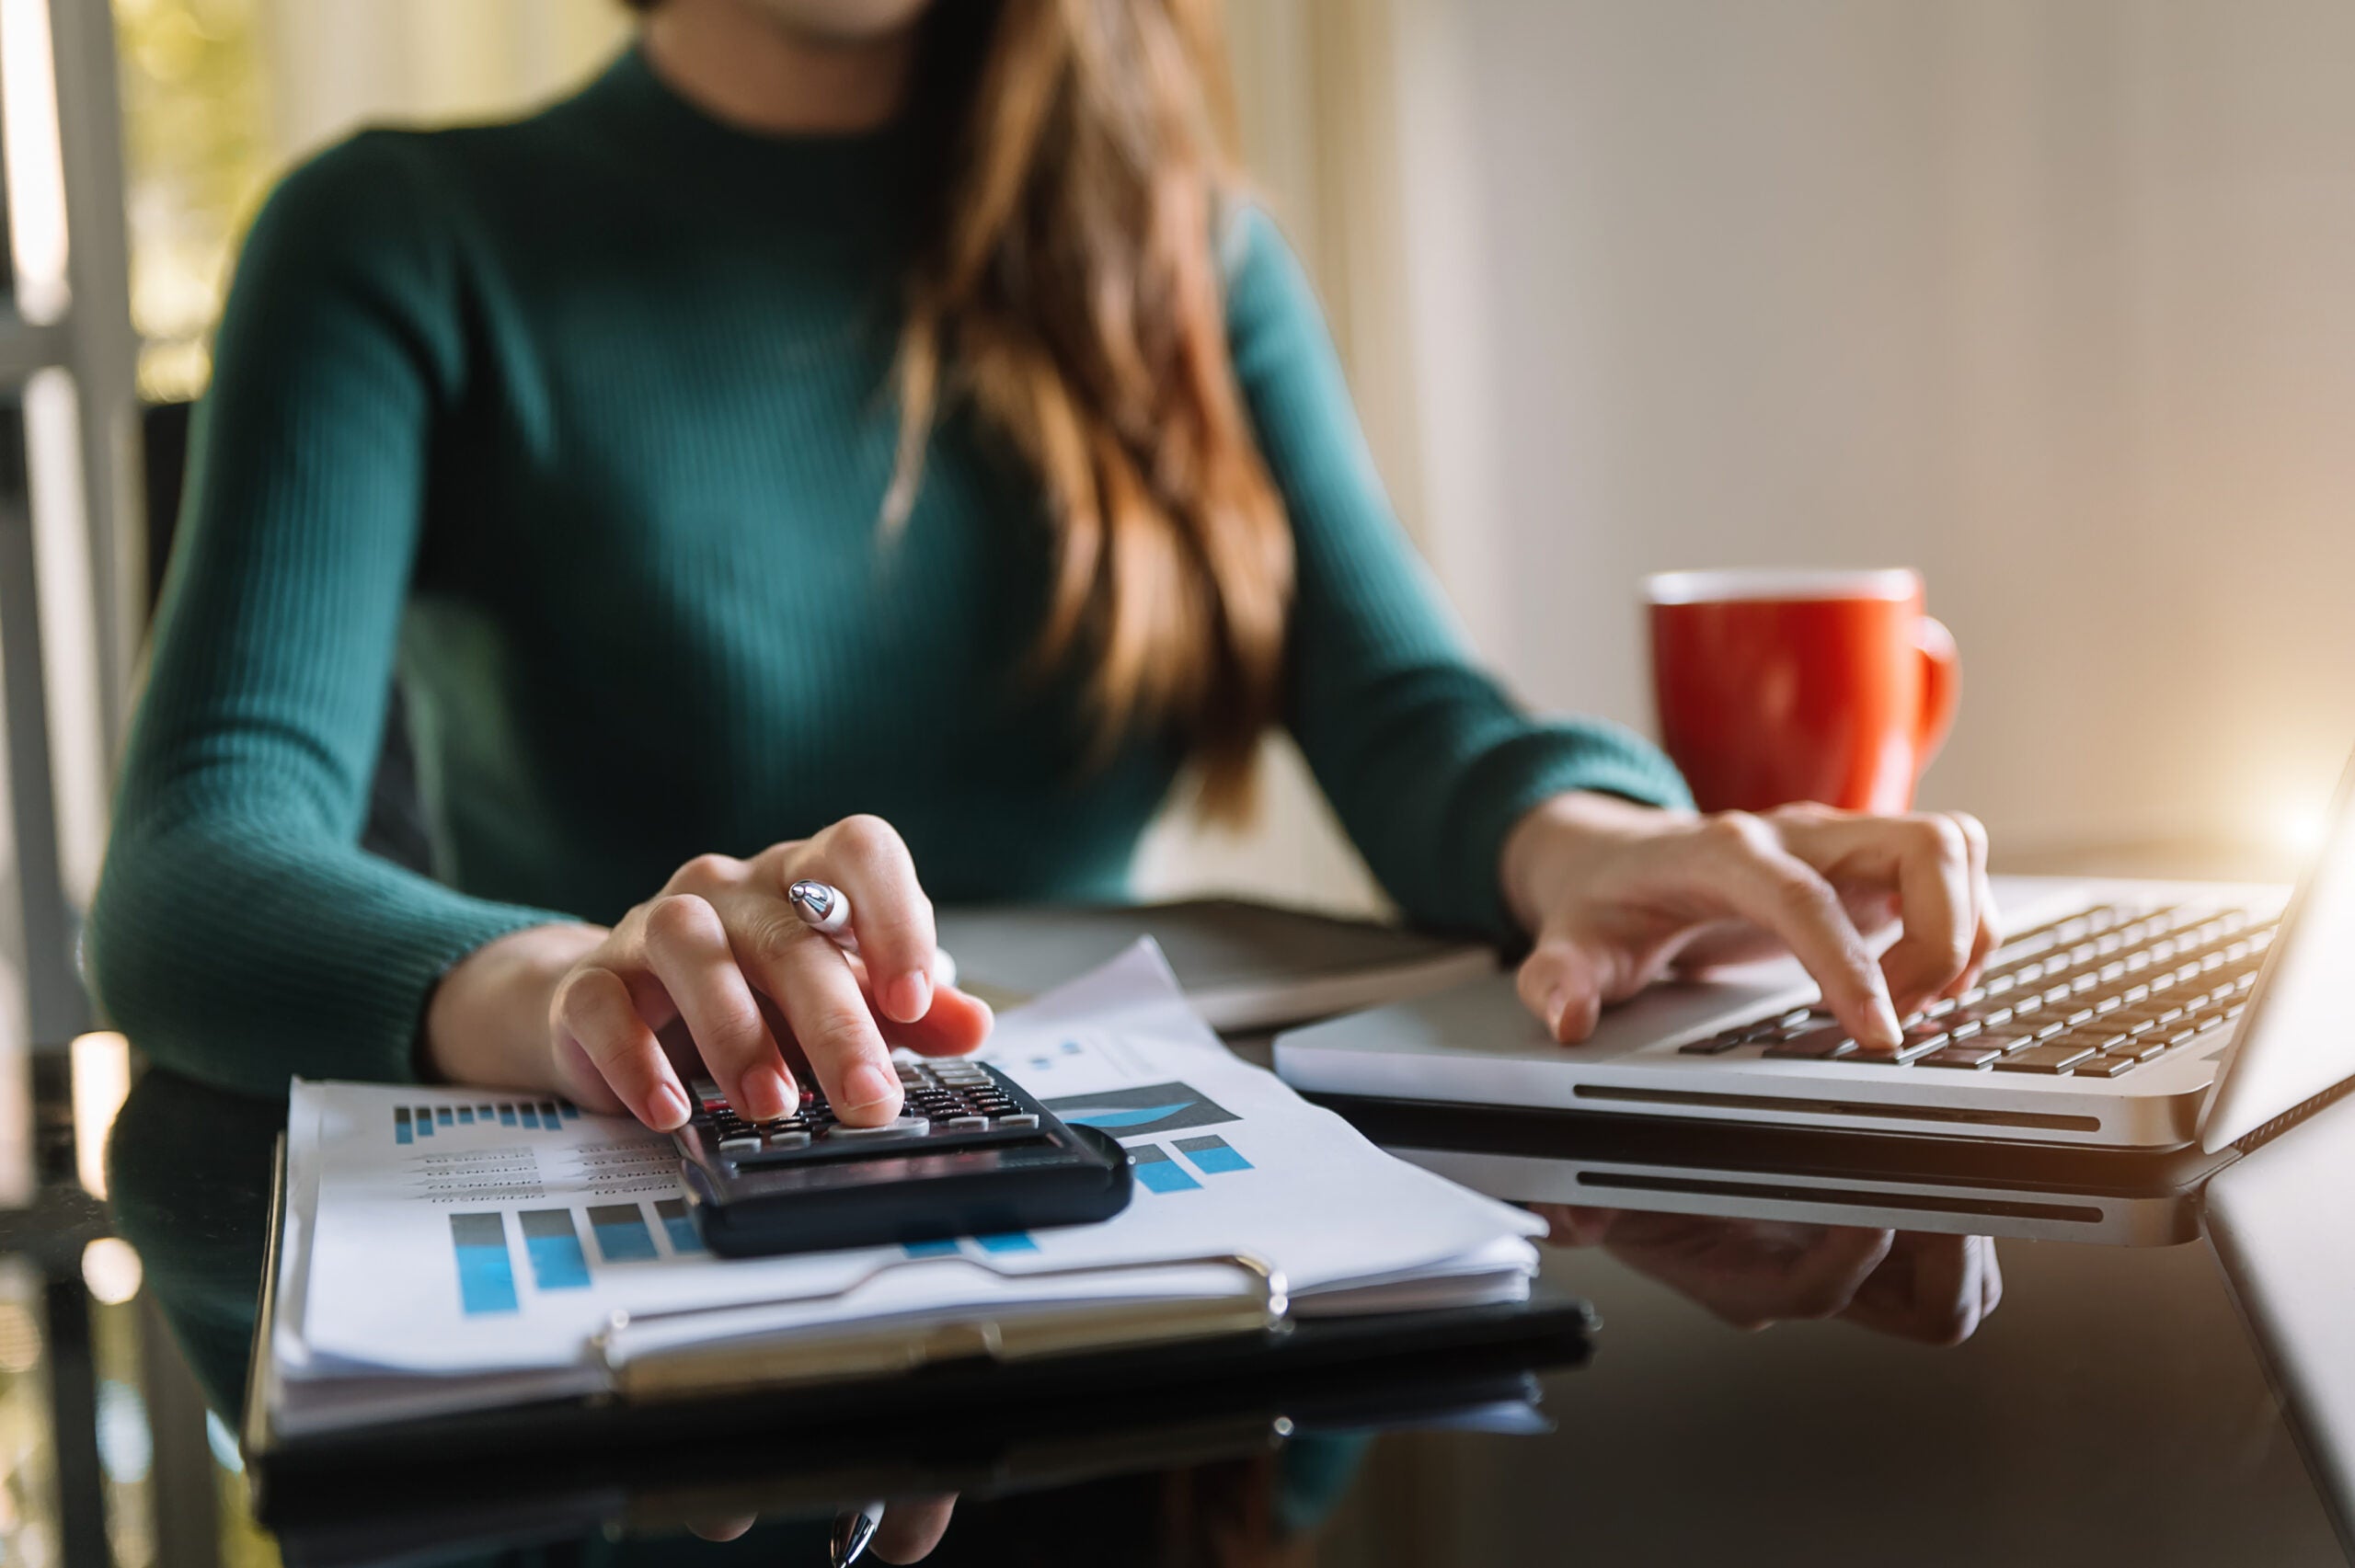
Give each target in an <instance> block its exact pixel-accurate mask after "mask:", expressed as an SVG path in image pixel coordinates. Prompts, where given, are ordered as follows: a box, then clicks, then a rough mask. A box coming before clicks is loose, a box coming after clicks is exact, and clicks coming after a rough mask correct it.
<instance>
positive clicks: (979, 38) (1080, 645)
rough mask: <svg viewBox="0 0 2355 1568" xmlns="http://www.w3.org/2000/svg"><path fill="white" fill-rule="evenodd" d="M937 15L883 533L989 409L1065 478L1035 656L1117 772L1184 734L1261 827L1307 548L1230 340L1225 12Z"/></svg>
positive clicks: (1215, 808)
mask: <svg viewBox="0 0 2355 1568" xmlns="http://www.w3.org/2000/svg"><path fill="white" fill-rule="evenodd" d="M628 3H629V4H631V5H632V6H633V7H634V8H636V9H638V10H641V11H644V10H651V9H653V8H654V7H655V6H656V5H658V4H659V3H660V0H628ZM922 26H923V28H924V36H923V40H922V48H921V51H920V66H919V71H918V75H917V81H916V84H915V89H914V91H915V98H914V101H913V103H912V105H911V112H912V113H913V114H914V115H916V116H919V117H921V118H922V119H923V120H925V122H926V129H927V130H936V131H937V132H938V135H937V137H936V138H935V140H936V143H937V146H936V149H935V150H936V155H937V160H938V161H937V163H936V171H937V176H938V177H937V181H936V187H935V189H936V201H935V204H934V211H933V212H932V214H931V221H930V224H929V227H928V229H927V231H926V238H925V241H924V243H923V244H922V245H921V246H920V247H919V250H918V253H917V254H916V256H915V258H914V259H913V265H912V267H911V269H910V271H909V274H908V278H907V315H906V319H905V325H904V326H903V327H902V331H901V335H900V342H899V350H898V356H897V363H896V367H895V379H896V383H897V390H898V395H899V402H900V413H901V429H900V443H899V453H898V458H897V462H896V464H894V469H893V474H892V478H891V483H890V489H889V491H888V492H887V494H886V495H885V498H884V500H883V507H882V523H883V526H884V528H885V530H886V531H887V532H891V531H895V530H897V529H898V528H899V527H900V526H901V525H902V523H904V522H905V521H907V517H908V514H909V512H910V510H911V509H912V508H913V506H914V504H915V498H916V493H917V489H918V487H919V486H920V484H921V481H922V478H923V472H924V462H925V452H926V450H927V448H928V447H929V445H930V442H931V436H932V431H933V429H934V426H935V424H936V422H937V421H938V420H939V419H940V418H942V416H943V415H944V414H945V413H947V412H948V411H949V410H951V409H953V408H956V407H958V406H960V405H961V406H965V407H967V408H970V409H971V412H972V413H973V414H974V415H976V416H978V418H979V419H980V422H981V424H982V428H983V429H987V430H989V431H991V432H994V434H995V435H996V436H997V437H998V438H1000V439H1001V440H1003V441H1005V443H1006V444H1007V445H1009V446H1010V447H1011V448H1012V449H1013V452H1014V453H1015V454H1016V455H1017V457H1018V458H1019V459H1020V460H1021V461H1022V462H1023V463H1024V464H1026V465H1027V466H1028V468H1029V469H1030V470H1032V471H1033V472H1034V473H1035V474H1036V475H1038V477H1039V479H1040V482H1041V484H1042V485H1043V487H1044V489H1045V492H1046V501H1047V506H1048V514H1049V518H1050V521H1051V525H1052V527H1053V530H1054V578H1053V583H1052V588H1051V595H1050V598H1049V601H1048V610H1047V617H1046V624H1045V625H1044V627H1043V628H1042V629H1041V631H1040V637H1039V642H1038V645H1037V647H1036V649H1035V650H1034V654H1035V670H1036V672H1037V673H1039V674H1040V675H1047V674H1052V673H1056V672H1075V673H1081V674H1083V675H1084V677H1085V679H1084V681H1083V683H1082V687H1081V690H1082V692H1083V694H1084V700H1085V702H1086V706H1087V710H1088V713H1087V717H1088V720H1089V723H1090V726H1091V727H1092V730H1093V734H1094V738H1095V749H1094V750H1095V756H1096V757H1097V760H1098V761H1101V760H1102V759H1103V758H1104V757H1106V756H1108V755H1109V753H1110V751H1111V750H1113V749H1114V748H1115V747H1116V746H1117V745H1118V744H1119V743H1120V741H1121V740H1122V739H1123V738H1128V737H1131V736H1132V735H1135V734H1137V733H1140V732H1141V731H1151V732H1156V733H1160V734H1164V735H1170V736H1174V737H1176V738H1178V739H1180V740H1181V741H1182V742H1183V743H1184V745H1185V746H1186V749H1187V750H1188V752H1189V756H1190V759H1191V761H1193V762H1194V763H1195V764H1196V767H1197V770H1198V773H1199V777H1200V785H1201V797H1200V804H1201V805H1202V806H1203V807H1204V808H1205V809H1206V810H1207V811H1209V812H1211V813H1212V814H1213V815H1219V816H1225V817H1229V818H1239V817H1241V816H1242V815H1244V814H1245V813H1246V811H1247V810H1248V807H1249V806H1250V803H1251V782H1252V768H1251V763H1252V759H1253V756H1254V754H1255V752H1256V750H1257V743H1258V738H1259V735H1260V733H1261V732H1262V731H1263V730H1265V729H1266V728H1267V727H1269V725H1270V724H1271V723H1273V722H1274V721H1275V719H1276V718H1277V717H1278V716H1279V710H1280V706H1281V684H1282V675H1283V654H1284V625H1285V619H1286V616H1287V614H1288V612H1289V611H1290V609H1291V604H1292V532H1291V529H1290V527H1289V525H1288V524H1287V522H1286V521H1285V518H1284V511H1283V503H1282V501H1281V498H1279V497H1278V495H1277V493H1276V488H1275V486H1274V484H1273V483H1272V482H1271V481H1270V479H1269V475H1268V471H1267V467H1266V465H1265V464H1263V463H1262V462H1261V461H1260V456H1259V451H1258V445H1257V443H1256V441H1255V440H1254V438H1253V435H1252V431H1251V426H1250V420H1249V418H1248V417H1247V415H1246V411H1245V409H1244V406H1243V398H1242V393H1241V390H1240V389H1239V388H1238V387H1237V386H1236V384H1235V367H1234V365H1233V363H1232V361H1231V360H1230V358H1229V356H1228V353H1227V343H1226V321H1225V312H1224V303H1223V297H1222V296H1223V291H1222V288H1221V275H1220V269H1219V265H1218V252H1217V246H1218V244H1219V238H1220V227H1221V224H1222V223H1223V220H1224V219H1225V218H1226V217H1227V216H1228V215H1229V214H1228V213H1226V212H1224V211H1223V209H1225V208H1226V207H1227V206H1228V205H1229V204H1230V203H1231V201H1232V200H1233V197H1234V194H1235V189H1236V179H1235V172H1234V164H1233V161H1232V156H1231V147H1232V143H1233V135H1232V132H1233V120H1234V115H1233V104H1232V98H1231V95H1230V90H1229V86H1228V83H1227V78H1226V55H1225V42H1224V38H1223V27H1222V25H1221V16H1220V6H1219V0H936V3H935V4H934V5H933V6H932V7H931V9H930V10H929V11H928V12H927V13H926V14H925V18H924V21H923V24H922Z"/></svg>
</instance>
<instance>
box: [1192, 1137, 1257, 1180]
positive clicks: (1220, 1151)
mask: <svg viewBox="0 0 2355 1568" xmlns="http://www.w3.org/2000/svg"><path fill="white" fill-rule="evenodd" d="M1177 1152H1178V1153H1180V1154H1183V1155H1184V1156H1185V1157H1186V1158H1187V1159H1189V1160H1191V1161H1192V1162H1194V1165H1195V1168H1196V1169H1198V1170H1200V1171H1201V1172H1202V1173H1204V1174H1206V1175H1212V1176H1223V1175H1226V1174H1228V1173H1230V1172H1235V1171H1247V1170H1249V1169H1250V1168H1251V1162H1250V1161H1248V1160H1246V1159H1245V1158H1243V1155H1242V1152H1241V1151H1240V1150H1237V1149H1236V1148H1235V1146H1234V1145H1233V1144H1231V1143H1229V1142H1227V1140H1226V1139H1223V1138H1221V1137H1219V1136H1218V1135H1217V1134H1216V1133H1212V1134H1211V1135H1210V1136H1208V1137H1206V1138H1181V1139H1178V1140H1177Z"/></svg>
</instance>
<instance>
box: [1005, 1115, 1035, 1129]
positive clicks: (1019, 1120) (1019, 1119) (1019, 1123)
mask: <svg viewBox="0 0 2355 1568" xmlns="http://www.w3.org/2000/svg"><path fill="white" fill-rule="evenodd" d="M997 1125H998V1126H1000V1127H1037V1126H1038V1125H1039V1118H1038V1117H1036V1116H1000V1117H998V1119H997Z"/></svg>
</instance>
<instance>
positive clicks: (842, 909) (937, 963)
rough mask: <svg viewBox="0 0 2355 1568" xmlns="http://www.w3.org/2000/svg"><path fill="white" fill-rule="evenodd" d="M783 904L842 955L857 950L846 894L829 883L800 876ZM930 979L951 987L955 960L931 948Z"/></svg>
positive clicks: (786, 892) (848, 900)
mask: <svg viewBox="0 0 2355 1568" xmlns="http://www.w3.org/2000/svg"><path fill="white" fill-rule="evenodd" d="M785 901H786V902H787V903H788V904H791V905H792V906H793V912H794V913H795V914H797V915H799V916H800V917H801V923H802V924H804V925H806V926H808V927H809V928H810V930H811V931H814V932H816V933H818V934H819V935H821V936H822V937H824V938H825V939H826V940H827V941H829V942H831V943H833V944H834V945H835V946H837V947H839V948H841V949H842V950H843V951H844V952H845V953H856V952H857V951H858V934H857V933H856V932H854V931H852V930H851V928H850V895H849V894H847V893H845V892H844V891H843V890H842V889H841V888H839V887H835V886H834V885H833V883H831V882H816V881H812V880H810V879H809V878H807V877H804V878H803V879H802V880H800V881H798V882H796V883H795V884H794V885H793V886H792V887H787V889H786V890H785ZM932 978H933V981H934V983H935V984H937V985H944V986H953V985H955V984H956V983H957V960H956V959H954V958H952V957H950V956H948V954H947V953H945V952H942V951H940V950H939V949H935V950H934V952H933V964H932Z"/></svg>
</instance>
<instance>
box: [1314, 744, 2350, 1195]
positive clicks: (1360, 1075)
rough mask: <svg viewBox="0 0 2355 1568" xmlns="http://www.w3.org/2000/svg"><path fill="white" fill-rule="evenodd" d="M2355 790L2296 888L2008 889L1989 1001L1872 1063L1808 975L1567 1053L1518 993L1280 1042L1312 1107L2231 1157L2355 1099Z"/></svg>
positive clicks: (1508, 984)
mask: <svg viewBox="0 0 2355 1568" xmlns="http://www.w3.org/2000/svg"><path fill="white" fill-rule="evenodd" d="M2350 792H2355V766H2350V768H2349V772H2348V773H2346V774H2344V775H2342V777H2341V779H2340V782H2339V787H2338V795H2337V797H2336V798H2335V799H2334V801H2333V802H2332V806H2331V810H2330V814H2329V820H2328V827H2327V831H2326V837H2325V841H2324V842H2323V844H2322V845H2321V846H2320V848H2319V849H2318V850H2317V851H2316V852H2315V856H2314V858H2313V860H2312V862H2311V863H2310V864H2308V866H2307V867H2306V870H2305V873H2304V875H2303V877H2302V879H2301V881H2300V883H2299V886H2298V887H2297V889H2296V890H2295V891H2294V892H2293V893H2285V892H2284V891H2283V890H2282V889H2280V888H2269V887H2247V886H2238V885H2223V884H2215V883H2170V882H2153V881H2129V880H2087V879H2076V878H1999V879H1998V880H1997V883H1996V898H1997V901H1998V907H1999V908H2000V909H2002V910H2003V911H2004V913H2005V917H2006V921H2007V924H2008V925H2009V926H2010V927H2011V928H2012V929H2013V930H2015V931H2016V934H2015V935H2013V936H2011V937H2009V938H2008V939H2007V940H2006V941H2005V943H2004V944H2003V945H2002V946H2001V947H2000V948H1998V949H1997V950H1996V952H1995V953H1994V954H1993V956H1991V958H1990V959H1989V962H1988V965H1987V967H1986V970H1985V972H1984V974H1983V975H1982V977H1981V979H1980V981H1979V983H1978V984H1977V985H1976V986H1975V987H1974V988H1973V989H1972V990H1970V991H1969V992H1967V993H1966V994H1964V995H1963V996H1961V997H1960V998H1959V999H1957V1000H1955V1001H1942V1002H1939V1003H1937V1004H1936V1005H1934V1006H1933V1007H1931V1008H1929V1009H1927V1010H1925V1011H1924V1013H1921V1014H1919V1015H1917V1016H1916V1017H1914V1018H1913V1019H1910V1020H1908V1021H1907V1024H1908V1027H1907V1031H1906V1038H1905V1041H1904V1044H1903V1045H1902V1047H1901V1048H1900V1049H1899V1050H1897V1051H1895V1052H1893V1053H1889V1054H1875V1053H1872V1052H1868V1051H1866V1050H1863V1049H1860V1048H1859V1047H1858V1046H1857V1044H1856V1042H1855V1040H1853V1039H1851V1038H1849V1037H1848V1036H1847V1034H1846V1032H1845V1031H1844V1030H1843V1029H1841V1028H1840V1027H1839V1026H1838V1024H1835V1023H1833V1022H1832V1019H1831V1018H1830V1016H1829V1015H1828V1014H1826V1013H1823V1012H1821V1010H1820V1009H1819V1008H1818V1007H1816V1005H1815V1002H1816V1001H1817V992H1816V989H1815V987H1814V985H1813V983H1812V982H1811V981H1809V979H1807V976H1806V974H1805V972H1804V971H1803V970H1802V969H1800V968H1799V967H1798V964H1797V963H1796V962H1794V961H1790V960H1783V961H1778V962H1775V963H1769V964H1763V965H1753V966H1747V967H1741V968H1738V969H1729V970H1723V971H1719V972H1718V973H1717V974H1715V975H1713V976H1711V977H1709V978H1707V979H1701V980H1694V981H1686V982H1681V983H1672V984H1667V985H1662V986H1658V987H1655V988H1653V989H1652V990H1648V991H1647V992H1645V993H1644V994H1643V995H1641V996H1639V997H1637V998H1636V999H1634V1000H1632V1001H1629V1002H1627V1003H1626V1004H1624V1005H1622V1006H1620V1007H1617V1008H1614V1009H1611V1010H1609V1011H1607V1012H1606V1013H1604V1014H1603V1021H1602V1023H1601V1024H1600V1026H1599V1027H1598V1028H1597V1029H1596V1031H1595V1033H1594V1035H1593V1036H1592V1038H1591V1039H1589V1040H1587V1041H1586V1042H1585V1043H1583V1044H1581V1045H1578V1046H1563V1045H1559V1044H1557V1043H1556V1042H1555V1041H1553V1040H1552V1039H1550V1038H1548V1037H1547V1036H1546V1034H1545V1029H1544V1026H1543V1025H1542V1024H1539V1023H1537V1021H1536V1020H1534V1018H1532V1017H1531V1016H1530V1015H1529V1013H1528V1012H1527V1010H1526V1009H1525V1008H1524V1007H1523V1006H1522V1002H1521V1001H1520V999H1519V998H1518V997H1517V996H1516V995H1515V994H1514V992H1513V988H1512V979H1511V976H1509V975H1505V976H1499V977H1497V978H1495V979H1483V980H1479V981H1475V982H1472V983H1469V984H1465V985H1459V986H1455V987H1453V988H1451V989H1449V990H1444V991H1441V992H1438V993H1435V994H1433V995H1430V996H1428V997H1425V998H1422V999H1420V1000H1419V1001H1409V1002H1406V1003H1402V1004H1400V1005H1396V1006H1391V1007H1384V1008H1377V1009H1373V1010H1371V1011H1368V1012H1362V1013H1353V1014H1350V1015H1348V1016H1345V1017H1341V1018H1337V1019H1332V1020H1329V1021H1327V1022H1326V1023H1322V1024H1315V1025H1313V1026H1311V1027H1308V1028H1304V1029H1298V1030H1294V1031H1292V1032H1291V1033H1288V1034H1284V1035H1280V1036H1277V1038H1276V1043H1275V1052H1274V1055H1275V1066H1276V1070H1277V1072H1278V1073H1279V1074H1280V1075H1281V1077H1282V1078H1283V1080H1284V1081H1285V1082H1288V1083H1290V1084H1292V1087H1294V1088H1295V1089H1299V1090H1301V1091H1303V1092H1304V1093H1311V1094H1317V1095H1348V1096H1359V1097H1370V1098H1377V1099H1386V1100H1403V1101H1419V1102H1427V1103H1431V1104H1441V1105H1454V1106H1463V1105H1490V1106H1518V1107H1524V1108H1528V1107H1538V1108H1552V1109H1557V1110H1564V1111H1583V1112H1590V1113H1609V1114H1613V1115H1620V1116H1673V1117H1678V1118H1683V1119H1685V1120H1687V1121H1692V1120H1700V1121H1727V1122H1747V1123H1767V1124H1773V1125H1776V1126H1782V1127H1821V1128H1843V1129H1847V1130H1851V1131H1861V1132H1876V1133H1888V1134H1895V1135H1900V1136H1904V1137H1934V1138H1961V1139H1985V1140H2000V1141H2008V1142H2018V1143H2026V1144H2036V1145H2044V1146H2053V1145H2062V1146H2078V1147H2094V1148H2106V1149H2116V1150H2176V1149H2182V1148H2184V1147H2186V1146H2188V1145H2190V1144H2192V1143H2195V1142H2196V1143H2197V1144H2199V1146H2200V1148H2201V1149H2203V1150H2208V1151H2211V1152H2213V1151H2217V1150H2223V1149H2225V1148H2227V1147H2229V1146H2233V1145H2235V1144H2242V1143H2243V1142H2244V1140H2253V1139H2255V1138H2257V1137H2261V1136H2262V1135H2263V1133H2264V1132H2265V1130H2266V1129H2267V1124H2268V1123H2270V1122H2273V1121H2275V1120H2276V1119H2277V1118H2280V1117H2282V1116H2287V1115H2291V1114H2292V1113H2295V1112H2297V1111H2299V1110H2300V1108H2301V1107H2303V1106H2305V1105H2306V1104H2307V1103H2308V1102H2311V1101H2313V1100H2315V1099H2316V1098H2317V1097H2318V1096H2324V1095H2327V1094H2329V1093H2332V1092H2333V1091H2335V1090H2337V1089H2338V1088H2339V1087H2340V1086H2341V1085H2343V1084H2345V1083H2346V1082H2347V1081H2348V1080H2349V1079H2350V1078H2355V1028H2350V1027H2349V1026H2348V1024H2349V1018H2348V1014H2349V1006H2348V998H2349V990H2348V987H2347V984H2346V980H2345V976H2344V968H2345V966H2346V965H2347V963H2348V962H2349V960H2350V959H2355V820H2350V818H2355V801H2351V799H2350Z"/></svg>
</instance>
